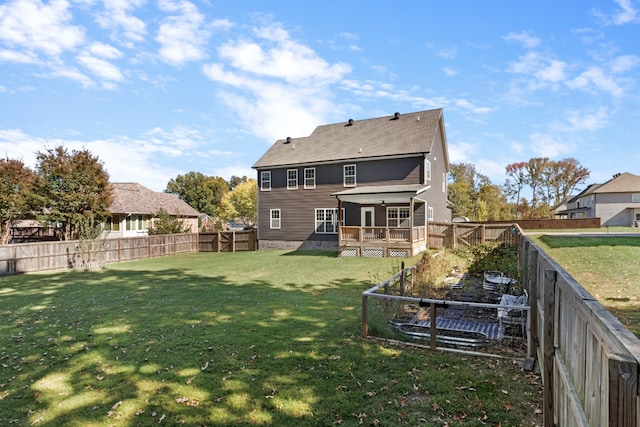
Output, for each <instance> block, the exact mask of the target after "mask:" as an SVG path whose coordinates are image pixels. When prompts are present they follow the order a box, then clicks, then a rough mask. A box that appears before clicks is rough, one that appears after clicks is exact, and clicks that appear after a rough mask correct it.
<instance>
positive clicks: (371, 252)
mask: <svg viewBox="0 0 640 427" xmlns="http://www.w3.org/2000/svg"><path fill="white" fill-rule="evenodd" d="M362 256H365V257H370V258H384V249H382V248H370V249H367V248H365V249H363V250H362Z"/></svg>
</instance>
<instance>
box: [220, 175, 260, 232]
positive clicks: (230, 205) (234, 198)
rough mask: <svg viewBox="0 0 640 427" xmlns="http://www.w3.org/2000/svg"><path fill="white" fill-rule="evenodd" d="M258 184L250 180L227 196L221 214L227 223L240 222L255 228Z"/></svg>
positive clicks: (221, 204) (222, 204)
mask: <svg viewBox="0 0 640 427" xmlns="http://www.w3.org/2000/svg"><path fill="white" fill-rule="evenodd" d="M257 198H258V182H257V181H256V180H255V179H249V180H247V181H245V182H243V183H241V184H238V186H237V187H236V188H234V189H233V190H232V191H231V192H229V193H227V194H225V196H224V197H223V198H222V202H221V203H220V209H219V214H220V217H221V218H222V219H224V220H225V221H232V220H236V219H238V220H240V221H241V222H242V223H243V224H244V225H245V227H253V226H254V225H255V223H256V219H257V210H256V207H257Z"/></svg>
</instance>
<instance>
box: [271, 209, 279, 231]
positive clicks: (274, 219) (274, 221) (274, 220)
mask: <svg viewBox="0 0 640 427" xmlns="http://www.w3.org/2000/svg"><path fill="white" fill-rule="evenodd" d="M280 225H281V216H280V209H269V228H272V229H279V228H280Z"/></svg>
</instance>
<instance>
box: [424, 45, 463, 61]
mask: <svg viewBox="0 0 640 427" xmlns="http://www.w3.org/2000/svg"><path fill="white" fill-rule="evenodd" d="M427 47H428V48H429V49H431V51H433V53H435V54H436V55H437V56H439V57H440V58H444V59H455V57H456V56H457V55H458V47H457V46H454V45H450V46H436V45H435V44H433V43H427Z"/></svg>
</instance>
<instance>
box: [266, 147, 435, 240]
mask: <svg viewBox="0 0 640 427" xmlns="http://www.w3.org/2000/svg"><path fill="white" fill-rule="evenodd" d="M347 164H355V165H356V183H357V186H358V187H361V186H367V185H396V184H419V183H421V182H422V176H423V175H422V174H423V173H424V172H423V170H422V169H423V165H424V161H423V157H422V156H421V155H420V156H416V157H410V158H402V159H384V160H378V161H366V162H358V161H350V162H344V163H336V164H329V165H318V166H316V188H314V189H305V188H304V169H305V167H298V168H296V169H298V189H297V190H287V170H288V169H294V168H291V167H289V168H287V167H284V168H277V169H259V170H258V239H261V240H262V239H265V240H315V241H333V240H335V241H337V239H338V235H337V234H319V233H315V209H316V208H338V201H337V199H336V198H335V197H332V196H330V194H332V193H336V192H339V191H342V190H344V189H345V187H344V186H343V181H342V180H343V166H344V165H347ZM307 167H308V166H307ZM266 170H270V171H271V191H260V186H259V185H260V184H259V180H260V172H262V171H266ZM432 170H433V164H432ZM343 208H344V209H345V217H346V222H345V224H346V225H358V224H360V211H359V206H357V205H351V204H347V203H345V204H344V205H343ZM271 209H280V214H281V228H280V229H277V230H276V229H271V228H270V227H269V226H270V210H271ZM375 216H376V225H380V226H384V225H385V224H386V213H384V210H382V208H380V210H379V211H378V210H377V211H376V214H375Z"/></svg>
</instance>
